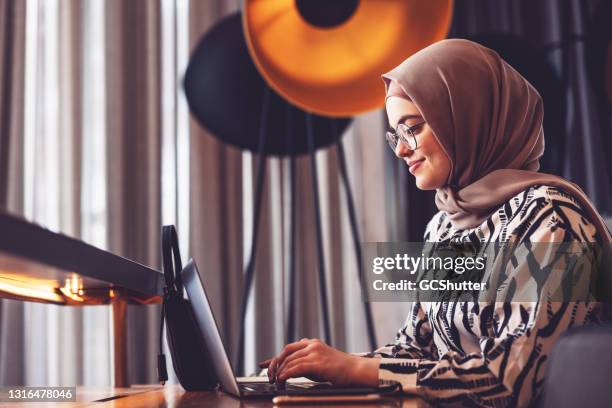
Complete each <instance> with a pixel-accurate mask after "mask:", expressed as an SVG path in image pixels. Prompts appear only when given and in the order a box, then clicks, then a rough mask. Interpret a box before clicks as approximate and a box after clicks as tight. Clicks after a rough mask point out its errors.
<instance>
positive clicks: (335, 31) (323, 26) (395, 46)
mask: <svg viewBox="0 0 612 408" xmlns="http://www.w3.org/2000/svg"><path fill="white" fill-rule="evenodd" d="M451 16H452V0H427V1H423V0H361V1H358V0H334V1H329V0H275V1H269V0H247V1H246V3H245V9H244V14H243V24H244V28H245V33H246V39H247V44H248V47H249V51H250V53H251V56H252V57H253V60H254V61H255V63H256V65H257V68H258V69H259V72H260V73H261V74H262V76H263V77H264V78H265V79H266V81H267V82H268V84H270V86H271V87H272V88H274V89H275V90H276V91H277V92H278V93H279V94H280V95H282V96H283V97H285V98H286V99H287V100H289V101H291V102H292V103H294V104H295V105H297V106H299V107H301V108H302V109H305V110H308V111H313V112H317V113H320V114H324V115H331V116H347V115H354V114H358V113H362V112H366V111H369V110H372V109H375V108H380V107H382V106H383V104H384V96H385V93H384V86H383V84H382V80H381V78H380V76H381V74H383V73H385V72H387V71H389V70H390V69H392V68H394V67H395V66H397V65H398V64H399V63H401V62H402V61H403V60H404V59H405V58H406V57H408V56H409V55H411V54H413V53H415V52H416V51H418V50H420V49H422V48H424V47H426V46H427V45H429V44H431V43H433V42H436V41H439V40H441V39H443V38H445V37H446V35H447V33H448V29H449V25H450V21H451Z"/></svg>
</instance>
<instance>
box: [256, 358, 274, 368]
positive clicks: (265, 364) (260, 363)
mask: <svg viewBox="0 0 612 408" xmlns="http://www.w3.org/2000/svg"><path fill="white" fill-rule="evenodd" d="M270 362H272V359H271V358H269V359H267V360H264V361H261V362H259V368H266V367H268V366H269V365H270Z"/></svg>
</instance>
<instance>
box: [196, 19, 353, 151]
mask: <svg viewBox="0 0 612 408" xmlns="http://www.w3.org/2000/svg"><path fill="white" fill-rule="evenodd" d="M184 88H185V94H186V96H187V101H188V104H189V108H190V110H191V112H192V114H193V115H194V116H195V118H196V119H197V120H198V122H199V123H200V124H201V125H202V126H203V127H204V128H206V129H208V130H209V131H210V132H211V133H212V134H213V136H215V137H217V138H219V139H220V140H222V141H223V142H225V143H229V144H230V145H233V146H235V147H238V148H240V149H247V150H250V151H254V152H257V150H258V145H259V132H258V129H259V125H260V120H261V116H262V106H263V100H264V93H265V92H266V90H267V89H268V86H267V85H266V83H265V81H264V80H263V79H262V78H261V76H260V75H259V73H258V72H257V69H256V68H255V66H254V64H253V61H252V60H251V57H250V56H249V53H248V50H247V47H246V44H245V41H244V36H243V32H242V24H241V17H240V14H239V13H234V14H232V15H230V16H228V17H226V18H224V19H223V20H221V21H220V22H219V23H217V24H216V25H215V26H214V27H213V28H211V29H210V30H209V31H208V32H207V33H206V34H205V35H204V37H203V38H202V39H201V40H200V42H199V44H198V45H197V47H196V48H195V50H194V52H193V54H192V56H191V59H190V61H189V65H188V67H187V71H186V73H185V78H184ZM306 115H307V113H306V112H304V111H303V110H301V109H299V108H296V107H295V106H292V105H290V104H289V103H288V102H287V101H286V100H284V99H283V98H281V97H280V96H279V95H278V94H276V93H275V92H274V91H273V90H271V93H270V100H269V111H268V115H267V118H266V119H267V131H266V144H265V149H264V154H266V155H281V156H282V155H293V156H296V155H300V154H304V153H306V152H307V151H308V143H307V137H306ZM350 122H351V119H350V118H330V117H323V116H319V115H312V125H313V133H314V148H315V149H317V148H322V147H325V146H327V145H330V144H332V143H334V142H336V141H337V140H338V139H339V138H340V137H341V136H342V134H343V132H344V130H345V129H346V127H347V126H348V124H349V123H350Z"/></svg>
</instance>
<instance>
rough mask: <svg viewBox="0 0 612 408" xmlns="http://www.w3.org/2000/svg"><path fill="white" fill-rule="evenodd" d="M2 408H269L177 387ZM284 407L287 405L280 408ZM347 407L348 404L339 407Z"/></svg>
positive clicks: (81, 391)
mask: <svg viewBox="0 0 612 408" xmlns="http://www.w3.org/2000/svg"><path fill="white" fill-rule="evenodd" d="M0 406H2V407H3V408H4V407H6V408H17V407H22V408H31V407H32V408H33V407H50V406H53V407H61V408H64V407H65V408H76V407H93V408H149V407H155V408H166V407H168V408H191V407H219V408H251V407H252V408H266V407H273V406H274V405H273V404H272V401H271V399H256V400H253V399H251V400H239V399H237V398H234V397H232V396H230V395H227V394H225V393H222V392H218V391H213V392H185V391H184V390H183V389H182V388H181V387H180V386H179V385H167V386H165V387H161V386H158V385H151V386H135V387H130V388H104V387H99V388H88V387H77V402H70V403H61V404H60V403H56V404H53V403H38V404H37V403H32V402H24V403H8V404H7V403H5V404H0ZM284 406H288V405H284ZM294 406H295V407H300V408H308V407H311V408H314V407H316V408H325V407H332V406H338V405H328V404H316V405H294ZM340 406H344V407H348V406H349V405H348V404H340ZM350 406H351V407H357V408H358V407H363V408H374V407H396V408H415V407H430V405H429V404H427V403H426V402H424V401H423V400H421V399H418V398H412V397H405V398H399V397H398V398H389V399H386V400H385V401H381V402H379V403H371V404H360V405H359V404H350Z"/></svg>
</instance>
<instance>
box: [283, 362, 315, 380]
mask: <svg viewBox="0 0 612 408" xmlns="http://www.w3.org/2000/svg"><path fill="white" fill-rule="evenodd" d="M318 368H320V367H319V364H317V363H316V362H312V361H310V359H309V357H302V358H298V359H296V360H293V361H292V362H291V363H289V364H287V365H286V366H285V367H284V368H283V371H282V372H279V373H278V376H277V377H276V378H277V382H280V383H284V382H285V381H287V380H288V379H289V378H296V377H309V376H310V377H312V376H317V369H318Z"/></svg>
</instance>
